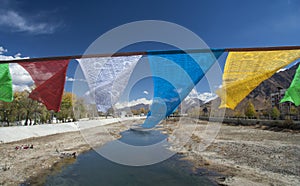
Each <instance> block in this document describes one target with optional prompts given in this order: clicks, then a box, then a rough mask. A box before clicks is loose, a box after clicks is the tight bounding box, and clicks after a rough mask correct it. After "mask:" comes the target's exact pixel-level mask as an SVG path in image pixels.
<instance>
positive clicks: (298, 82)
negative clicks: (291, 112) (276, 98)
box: [280, 65, 300, 106]
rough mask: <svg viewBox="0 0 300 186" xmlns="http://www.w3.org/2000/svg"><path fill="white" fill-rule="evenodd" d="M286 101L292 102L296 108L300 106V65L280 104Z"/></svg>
mask: <svg viewBox="0 0 300 186" xmlns="http://www.w3.org/2000/svg"><path fill="white" fill-rule="evenodd" d="M286 101H290V102H293V103H294V104H295V105H296V106H299V105H300V65H299V66H298V68H297V71H296V73H295V76H294V79H293V81H292V83H291V85H290V87H289V88H288V89H287V90H286V92H285V94H284V97H283V98H282V100H281V101H280V103H283V102H286Z"/></svg>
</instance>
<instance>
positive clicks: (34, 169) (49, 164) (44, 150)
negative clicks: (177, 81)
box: [0, 118, 139, 185]
mask: <svg viewBox="0 0 300 186" xmlns="http://www.w3.org/2000/svg"><path fill="white" fill-rule="evenodd" d="M138 120H139V118H131V119H130V120H127V121H122V122H117V123H115V122H116V121H118V120H113V119H110V120H93V121H90V122H89V121H86V122H85V124H86V125H79V126H78V127H76V128H75V129H76V130H75V129H74V130H75V131H73V132H72V131H71V132H63V130H59V132H58V133H56V134H51V135H46V136H41V133H39V132H38V130H30V132H28V133H27V134H26V135H25V136H26V138H25V139H22V140H19V141H13V139H15V137H14V136H18V133H16V132H15V133H10V136H11V138H8V139H6V140H8V141H11V142H8V143H1V144H0V159H1V162H0V174H1V176H0V185H19V184H20V183H24V182H27V180H37V179H32V178H36V177H39V179H38V181H42V180H43V179H42V178H41V176H45V178H46V176H47V175H48V174H49V173H51V171H53V169H59V167H60V166H63V165H64V164H66V163H72V162H74V159H72V158H69V157H68V156H62V155H64V154H67V155H68V154H72V153H74V152H76V154H77V155H78V154H80V153H83V152H85V151H88V150H90V149H91V147H90V146H89V144H87V143H86V141H85V139H84V138H83V137H82V135H81V132H82V131H79V130H78V129H79V128H80V127H81V130H86V131H88V132H89V134H90V136H91V137H92V138H93V136H95V137H96V136H99V135H98V133H99V131H103V132H102V133H101V138H97V140H98V141H97V143H98V145H99V146H101V145H103V144H105V143H107V142H108V141H110V140H113V139H114V138H118V137H119V133H120V132H121V131H124V130H127V129H128V128H129V126H130V125H132V123H136V122H137V121H138ZM112 122H114V123H112ZM54 125H56V127H57V128H61V127H64V126H59V125H61V124H54ZM95 127H97V128H95ZM27 128H28V127H18V128H17V130H21V131H23V132H24V131H26V130H28V129H27ZM48 128H51V127H49V126H48ZM33 129H34V128H33ZM2 130H4V129H2ZM7 130H11V129H8V128H7ZM56 130H58V129H56ZM39 131H43V130H42V129H40V130H39ZM50 131H51V129H50ZM44 132H45V133H49V131H47V130H46V131H44ZM108 132H109V133H108ZM29 133H30V134H32V135H38V136H39V137H31V138H27V137H28V136H30V135H29ZM5 134H6V135H8V134H7V133H5ZM112 136H113V137H114V138H112ZM22 145H23V146H31V145H32V146H33V148H26V149H24V148H20V149H18V150H16V147H21V146H22ZM36 184H38V183H36Z"/></svg>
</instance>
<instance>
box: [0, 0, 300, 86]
mask: <svg viewBox="0 0 300 186" xmlns="http://www.w3.org/2000/svg"><path fill="white" fill-rule="evenodd" d="M0 4H1V5H0V47H4V48H5V49H7V52H5V55H15V54H17V53H21V54H22V56H29V57H31V58H32V57H46V56H62V55H77V54H83V53H84V51H85V50H86V49H87V47H88V46H89V45H90V44H91V43H92V42H93V41H94V40H95V39H97V38H98V37H99V36H101V35H102V34H103V33H105V32H107V31H109V30H110V29H112V28H115V27H117V26H119V25H122V24H125V23H129V22H132V21H139V20H163V21H169V22H173V23H176V24H179V25H181V26H184V27H186V28H188V29H190V30H191V31H193V32H194V33H196V34H197V35H198V36H199V37H201V38H202V39H203V40H204V41H205V42H206V43H207V45H208V46H209V47H211V48H229V47H257V46H281V45H300V34H299V33H300V24H299V17H300V1H299V0H249V1H246V0H245V1H240V0H227V1H223V0H191V1H175V0H172V1H170V0H163V1H162V0H160V1H145V0H130V1H129V0H128V1H126V0H120V1H116V0H106V1H103V0H101V1H93V0H91V1H59V0H44V1H40V0H30V1H29V0H23V1H21V0H0ZM166 49H168V47H166V46H165V45H155V44H153V43H152V44H151V43H150V44H143V45H135V46H131V47H128V48H126V50H128V51H141V50H142V51H145V50H166ZM0 54H1V53H0ZM74 67H75V66H74V64H73V63H71V65H70V69H69V71H68V76H70V77H71V73H74ZM66 88H67V89H70V84H68V83H67V86H66ZM143 91H144V90H143Z"/></svg>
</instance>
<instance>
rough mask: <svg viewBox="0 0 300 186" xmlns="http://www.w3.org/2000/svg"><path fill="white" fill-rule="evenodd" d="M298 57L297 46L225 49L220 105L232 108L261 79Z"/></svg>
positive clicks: (299, 55) (299, 53)
mask: <svg viewBox="0 0 300 186" xmlns="http://www.w3.org/2000/svg"><path fill="white" fill-rule="evenodd" d="M299 57H300V50H274V51H249V52H229V54H228V57H227V60H226V63H225V68H224V73H223V84H222V88H221V89H219V90H217V94H218V95H219V96H220V98H221V100H222V101H221V105H220V108H230V109H234V108H235V107H236V106H237V105H238V103H240V102H241V101H242V100H243V99H244V98H245V97H246V96H247V95H248V94H249V93H250V92H251V91H252V90H253V89H255V88H256V87H257V86H258V85H259V84H260V83H261V82H263V81H264V80H266V79H268V78H270V77H271V76H272V75H273V74H274V73H275V72H277V71H278V70H279V69H281V68H283V67H285V66H287V65H288V64H290V63H292V62H293V61H295V60H296V59H298V58H299Z"/></svg>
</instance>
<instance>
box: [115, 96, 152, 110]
mask: <svg viewBox="0 0 300 186" xmlns="http://www.w3.org/2000/svg"><path fill="white" fill-rule="evenodd" d="M139 104H145V105H151V104H152V100H148V99H146V98H140V99H137V100H133V101H130V102H122V103H120V102H118V103H116V104H115V107H116V108H117V109H121V108H125V107H132V106H135V105H139Z"/></svg>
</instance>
